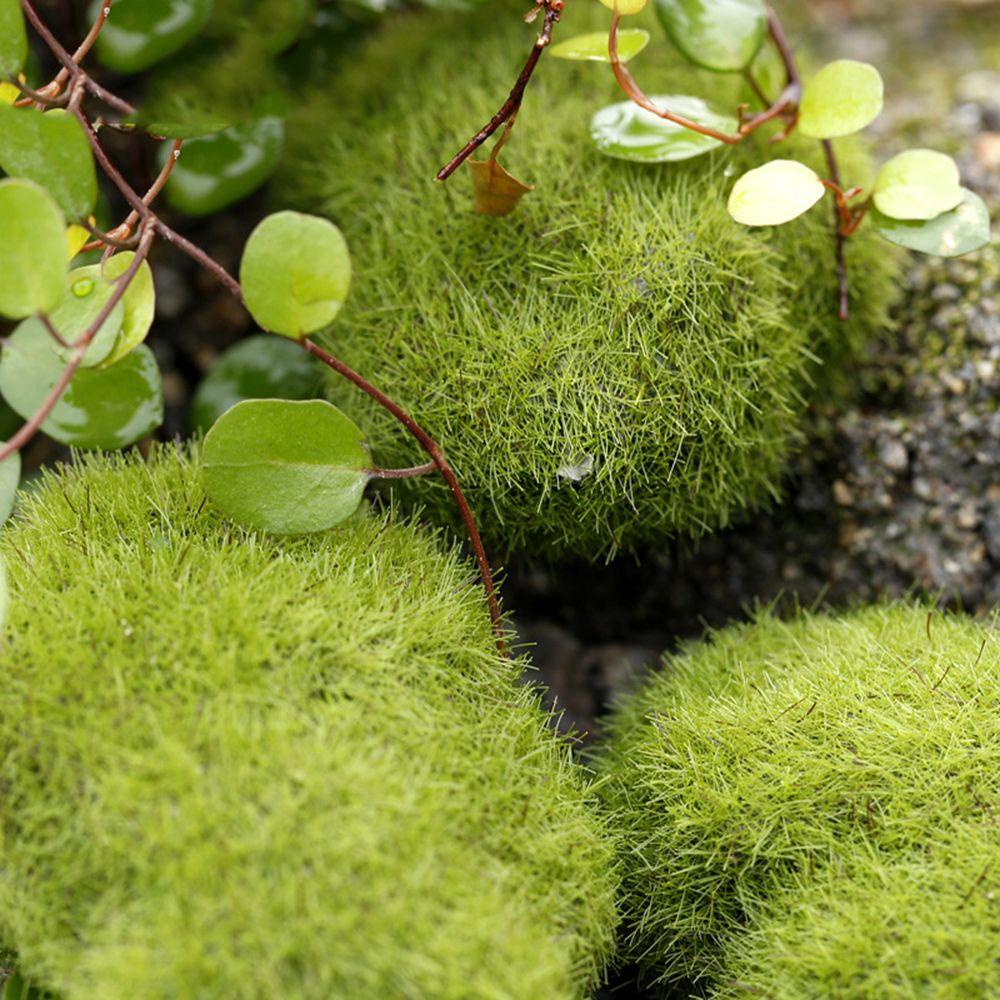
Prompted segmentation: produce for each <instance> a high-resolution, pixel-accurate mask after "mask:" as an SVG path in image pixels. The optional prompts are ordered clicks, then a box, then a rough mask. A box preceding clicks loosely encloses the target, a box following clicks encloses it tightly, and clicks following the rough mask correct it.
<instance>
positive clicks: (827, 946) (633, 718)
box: [601, 605, 1000, 1000]
mask: <svg viewBox="0 0 1000 1000" xmlns="http://www.w3.org/2000/svg"><path fill="white" fill-rule="evenodd" d="M926 620H927V611H926V609H925V608H923V607H920V606H905V605H900V606H887V607H877V608H872V609H866V610H862V611H856V612H853V613H851V614H848V615H846V616H844V617H842V618H835V617H825V616H805V615H804V616H802V617H801V618H800V619H798V620H796V621H792V622H788V623H786V622H781V621H778V620H776V619H772V618H771V617H769V616H768V615H762V616H761V617H759V618H758V619H757V620H756V621H754V622H753V623H751V624H748V625H745V626H740V627H734V628H730V629H726V630H724V631H721V632H717V633H715V634H714V635H713V636H712V637H711V639H710V640H709V641H707V642H705V643H702V644H699V645H697V646H693V647H691V648H690V649H689V650H688V651H686V652H685V653H683V654H682V655H679V656H677V657H673V658H671V659H670V660H669V661H668V662H667V664H666V670H665V671H664V672H663V673H661V674H659V675H657V676H656V677H654V678H653V679H652V680H651V681H650V682H649V683H648V684H646V685H645V686H644V687H643V688H642V689H641V690H640V691H639V692H638V693H637V694H636V695H635V696H634V697H632V698H630V699H628V700H627V701H625V702H624V703H623V704H622V705H621V707H620V708H619V710H618V711H617V713H616V715H615V716H614V718H613V720H612V737H611V740H610V743H609V745H608V746H607V748H606V749H605V751H604V756H603V759H602V761H601V764H602V771H603V773H604V774H605V775H606V776H607V778H608V783H607V784H606V785H605V786H603V787H604V794H605V798H606V802H607V805H608V807H609V810H610V812H611V814H612V816H613V822H614V823H615V825H616V826H617V827H618V828H619V830H620V831H621V834H622V842H623V844H624V845H625V846H624V849H623V853H622V862H623V866H624V879H625V888H624V890H623V894H624V902H623V910H624V914H625V920H626V922H627V924H628V940H627V944H626V951H627V953H628V954H629V955H630V956H631V957H633V958H634V959H636V960H637V961H639V962H640V963H641V964H642V965H644V966H645V967H646V969H647V970H648V972H649V974H650V975H651V977H652V978H654V979H658V980H661V981H670V980H673V979H675V978H679V977H691V978H696V979H697V978H703V977H707V978H708V979H709V980H710V981H712V982H713V983H715V985H716V986H718V987H719V988H720V989H721V995H724V996H729V995H730V992H731V989H735V986H733V985H732V984H734V983H736V982H749V983H750V984H751V986H753V990H752V991H751V992H754V991H757V990H758V988H759V991H760V992H761V993H762V994H764V995H767V996H778V997H793V996H794V997H821V996H822V997H825V996H843V997H851V998H865V1000H867V998H871V1000H876V998H883V997H886V996H907V997H909V996H913V997H925V996H927V997H930V996H934V997H938V996H956V997H957V996H959V995H963V994H962V993H961V990H962V988H963V984H964V983H966V982H967V980H966V979H965V977H966V975H968V976H969V980H968V981H969V982H973V981H975V982H987V983H989V984H990V987H991V988H989V989H986V990H984V991H982V992H971V993H966V994H964V995H966V996H988V995H993V994H994V993H995V992H997V991H998V990H1000V968H998V967H997V965H996V964H995V962H994V963H993V964H992V965H991V963H990V962H989V961H988V960H987V959H986V958H985V957H984V956H986V955H992V956H993V958H994V959H995V957H996V952H995V942H996V933H995V932H996V930H997V920H998V914H997V910H996V900H995V896H994V897H991V896H990V886H989V885H978V886H977V885H976V884H975V883H976V879H977V877H978V876H979V875H980V874H981V872H982V871H983V868H984V865H985V864H986V863H987V859H990V858H992V860H993V865H994V868H996V866H997V865H998V864H1000V830H998V828H997V827H996V825H995V819H994V818H993V817H994V814H995V811H996V808H997V803H998V798H1000V721H998V720H1000V687H998V683H997V682H998V680H1000V676H998V675H1000V645H998V643H997V640H996V637H995V635H993V634H991V633H990V632H988V630H987V629H985V628H984V627H983V626H981V625H980V624H978V623H976V622H975V621H974V620H972V619H968V618H963V617H958V616H953V617H952V616H949V617H935V619H934V621H933V623H932V627H931V637H930V639H928V636H927V632H926ZM984 641H985V645H984ZM980 651H982V652H981V655H980ZM918 871H919V876H918V875H916V874H915V873H916V872H918ZM908 873H909V874H908ZM993 878H994V882H995V873H994V876H993ZM918 886H923V887H924V888H925V889H926V891H927V893H928V895H927V898H926V899H925V901H924V902H923V904H922V905H921V906H920V907H919V908H910V907H909V906H908V903H907V900H908V899H909V898H910V897H911V896H912V895H913V894H914V893H915V892H916V891H917V887H918ZM848 889H849V891H848ZM966 892H971V896H970V898H969V900H968V901H967V902H966V908H967V910H968V912H965V911H964V910H963V912H961V913H958V912H956V909H957V908H958V904H959V903H961V902H962V899H963V896H964V895H965V893H966ZM956 897H957V898H956ZM904 910H906V911H907V912H904ZM863 913H867V916H864V917H862V914H863ZM987 917H988V919H987ZM952 944H954V945H955V947H956V949H957V951H956V952H955V954H954V955H953V958H954V961H953V962H952V964H948V962H946V961H944V959H943V956H944V954H945V953H946V952H947V950H948V949H949V948H951V946H952ZM921 948H924V949H925V954H924V956H923V959H922V960H920V961H914V962H913V963H912V964H911V965H909V966H908V968H909V972H908V973H907V974H909V975H911V976H912V981H910V982H909V985H908V981H907V980H906V979H905V978H903V975H904V974H903V973H902V972H901V971H900V969H901V967H902V966H905V965H906V964H907V962H908V961H909V959H906V960H903V959H902V958H901V956H913V955H914V954H915V953H916V952H917V951H919V950H920V949H921ZM807 953H808V956H809V957H808V958H806V957H805V956H806V954H807ZM838 970H839V971H838ZM786 973H787V976H788V979H787V982H786V983H785V985H784V986H782V987H781V988H780V989H777V992H772V989H773V988H775V984H776V983H778V982H779V981H780V980H781V978H782V976H783V975H784V974H786ZM838 977H839V978H838ZM921 983H923V984H925V987H926V988H924V987H921V986H920V984H921ZM928 983H930V984H931V985H929V986H927V985H926V984H928ZM726 984H729V986H726ZM888 984H892V989H890V990H889V992H883V991H882V988H883V987H886V988H888ZM835 985H836V989H835V988H834V986H835ZM910 986H912V987H913V988H912V989H911V991H910V992H906V990H907V989H908V988H909V987H910ZM841 987H843V989H844V991H843V992H837V990H839V989H841ZM893 990H895V992H893Z"/></svg>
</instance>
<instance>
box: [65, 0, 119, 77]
mask: <svg viewBox="0 0 1000 1000" xmlns="http://www.w3.org/2000/svg"><path fill="white" fill-rule="evenodd" d="M114 2H115V0H101V3H100V6H99V7H98V8H97V17H96V18H94V23H93V24H92V25H91V26H90V31H88V32H87V37H86V38H85V39H84V40H83V41H82V42H81V43H80V44H79V46H78V47H77V49H76V51H75V52H74V53H73V55H72V56H71V57H70V58H71V59H72V61H73V62H74V63H79V62H80V61H81V60H82V59H83V58H84V57H85V56H86V55H87V53H88V52H89V51H90V50H91V49H92V48H93V47H94V43H95V42H96V41H97V36H98V35H99V34H100V33H101V29H102V28H103V27H104V22H105V21H107V19H108V14H110V13H111V6H112V4H113V3H114ZM69 74H70V71H69V70H68V69H67V68H66V67H65V66H63V68H62V69H61V70H59V72H58V73H57V74H56V78H55V79H54V80H53V81H52V83H53V85H54V86H57V87H62V86H63V85H64V84H65V83H66V81H67V80H68V79H69Z"/></svg>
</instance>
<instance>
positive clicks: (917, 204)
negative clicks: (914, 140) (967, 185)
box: [872, 149, 963, 220]
mask: <svg viewBox="0 0 1000 1000" xmlns="http://www.w3.org/2000/svg"><path fill="white" fill-rule="evenodd" d="M962 198H963V192H962V185H961V180H960V178H959V173H958V167H957V166H956V164H955V161H954V160H953V159H952V158H951V157H950V156H945V154H944V153H936V152H935V151H934V150H933V149H908V150H907V151H906V152H905V153H900V154H899V155H898V156H894V157H893V158H892V159H891V160H889V162H888V163H886V164H885V166H883V167H882V169H881V170H880V171H879V174H878V178H877V179H876V181H875V193H874V195H873V199H872V200H873V201H874V202H875V207H876V208H877V209H878V210H879V211H880V212H881V213H882V214H883V215H887V216H889V218H891V219H924V220H927V219H935V218H937V216H939V215H940V214H941V213H942V212H949V211H951V209H953V208H955V207H956V206H958V205H960V204H961V203H962Z"/></svg>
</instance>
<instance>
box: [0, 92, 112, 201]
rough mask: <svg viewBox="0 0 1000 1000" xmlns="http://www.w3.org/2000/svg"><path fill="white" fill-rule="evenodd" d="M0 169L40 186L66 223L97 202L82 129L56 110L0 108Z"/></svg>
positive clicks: (90, 157) (92, 166)
mask: <svg viewBox="0 0 1000 1000" xmlns="http://www.w3.org/2000/svg"><path fill="white" fill-rule="evenodd" d="M0 168H2V169H3V170H4V171H6V172H7V173H8V174H10V176H11V177H23V178H25V179H27V180H30V181H34V182H35V183H36V184H40V185H41V186H42V187H43V188H45V190H46V191H48V192H49V194H51V195H52V197H53V198H55V200H56V204H58V205H59V207H60V208H61V209H62V210H63V212H64V213H65V215H66V217H67V218H68V219H71V220H72V219H83V218H86V217H87V216H88V215H89V214H90V213H91V211H92V210H93V208H94V204H95V203H96V202H97V174H96V172H95V170H94V157H93V154H92V153H91V151H90V143H89V142H87V137H86V135H84V132H83V126H82V125H81V124H80V123H79V122H78V121H77V120H76V119H75V118H74V117H73V116H72V115H68V114H66V112H65V111H63V110H62V109H61V108H56V109H54V110H52V111H46V112H45V113H44V114H42V112H40V111H37V110H36V109H34V108H15V107H0Z"/></svg>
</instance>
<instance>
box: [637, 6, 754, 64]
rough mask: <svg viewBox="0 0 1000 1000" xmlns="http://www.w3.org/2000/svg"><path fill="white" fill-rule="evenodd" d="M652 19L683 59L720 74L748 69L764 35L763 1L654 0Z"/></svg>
mask: <svg viewBox="0 0 1000 1000" xmlns="http://www.w3.org/2000/svg"><path fill="white" fill-rule="evenodd" d="M656 16H657V17H658V18H659V19H660V24H662V25H663V29H664V31H666V33H667V37H668V38H669V39H670V41H671V42H673V44H674V45H675V46H676V48H677V49H678V50H679V51H680V53H681V55H683V56H684V58H685V59H688V60H689V61H690V62H693V63H694V64H695V65H696V66H702V67H704V68H705V69H710V70H715V71H716V72H721V73H726V72H737V71H739V70H741V69H745V68H746V67H747V66H749V65H750V63H751V62H753V58H754V56H755V55H757V52H758V50H759V49H760V46H761V43H762V42H763V41H764V35H765V33H766V32H767V11H766V9H765V7H764V3H763V0H656Z"/></svg>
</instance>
